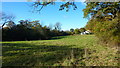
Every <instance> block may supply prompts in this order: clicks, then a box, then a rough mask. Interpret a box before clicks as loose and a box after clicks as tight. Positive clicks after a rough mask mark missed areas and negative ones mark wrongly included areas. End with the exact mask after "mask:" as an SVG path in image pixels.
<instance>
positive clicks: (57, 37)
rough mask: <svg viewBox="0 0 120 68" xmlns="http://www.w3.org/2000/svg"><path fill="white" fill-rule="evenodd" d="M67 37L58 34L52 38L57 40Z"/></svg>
mask: <svg viewBox="0 0 120 68" xmlns="http://www.w3.org/2000/svg"><path fill="white" fill-rule="evenodd" d="M63 38H66V37H65V36H56V37H52V38H51V39H50V40H56V39H63Z"/></svg>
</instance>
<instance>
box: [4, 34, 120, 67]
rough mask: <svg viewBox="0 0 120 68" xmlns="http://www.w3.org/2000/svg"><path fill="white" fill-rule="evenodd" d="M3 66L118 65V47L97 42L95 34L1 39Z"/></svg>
mask: <svg viewBox="0 0 120 68" xmlns="http://www.w3.org/2000/svg"><path fill="white" fill-rule="evenodd" d="M2 48H3V49H2V54H3V56H2V59H3V62H2V64H3V66H118V58H119V57H118V49H116V48H109V47H107V46H103V45H99V44H98V43H97V38H96V37H95V36H94V35H74V36H60V37H54V38H53V39H51V40H38V41H13V42H2Z"/></svg>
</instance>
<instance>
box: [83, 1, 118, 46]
mask: <svg viewBox="0 0 120 68" xmlns="http://www.w3.org/2000/svg"><path fill="white" fill-rule="evenodd" d="M119 5H120V2H88V3H87V6H86V8H85V9H84V10H83V11H84V17H85V18H87V17H90V20H89V22H88V23H87V25H86V28H87V29H89V30H91V31H92V32H94V33H95V35H96V36H97V37H98V38H99V39H100V41H102V42H104V43H106V44H111V45H120V41H119V40H120V28H119V26H120V20H119V19H120V6H119Z"/></svg>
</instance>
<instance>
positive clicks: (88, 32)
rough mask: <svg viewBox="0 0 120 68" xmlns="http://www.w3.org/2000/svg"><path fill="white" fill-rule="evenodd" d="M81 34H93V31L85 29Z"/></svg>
mask: <svg viewBox="0 0 120 68" xmlns="http://www.w3.org/2000/svg"><path fill="white" fill-rule="evenodd" d="M80 34H81V35H86V34H91V32H90V30H87V31H85V32H81V33H80Z"/></svg>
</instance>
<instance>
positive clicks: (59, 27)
mask: <svg viewBox="0 0 120 68" xmlns="http://www.w3.org/2000/svg"><path fill="white" fill-rule="evenodd" d="M54 27H55V29H56V30H61V23H59V22H57V23H56V24H55V25H54Z"/></svg>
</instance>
